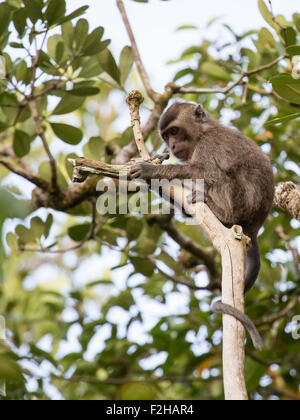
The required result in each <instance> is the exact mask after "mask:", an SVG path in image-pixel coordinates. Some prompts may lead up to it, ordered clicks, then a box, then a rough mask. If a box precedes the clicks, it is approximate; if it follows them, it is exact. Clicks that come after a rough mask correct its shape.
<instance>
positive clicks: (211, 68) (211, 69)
mask: <svg viewBox="0 0 300 420" xmlns="http://www.w3.org/2000/svg"><path fill="white" fill-rule="evenodd" d="M200 70H201V72H202V73H206V74H208V75H209V76H212V77H213V78H215V79H217V80H222V81H224V82H229V81H230V80H231V77H230V74H228V73H227V71H226V70H224V69H223V68H222V67H221V66H219V65H218V64H216V63H208V62H205V63H204V64H202V66H201V68H200Z"/></svg>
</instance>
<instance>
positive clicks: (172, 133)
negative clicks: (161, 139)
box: [169, 127, 179, 136]
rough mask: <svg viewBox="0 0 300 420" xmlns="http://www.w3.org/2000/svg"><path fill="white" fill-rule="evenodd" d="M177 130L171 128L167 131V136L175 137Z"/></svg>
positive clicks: (176, 128)
mask: <svg viewBox="0 0 300 420" xmlns="http://www.w3.org/2000/svg"><path fill="white" fill-rule="evenodd" d="M178 131H179V128H178V127H172V128H170V130H169V134H171V136H176V134H178Z"/></svg>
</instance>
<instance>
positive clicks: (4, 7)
mask: <svg viewBox="0 0 300 420" xmlns="http://www.w3.org/2000/svg"><path fill="white" fill-rule="evenodd" d="M11 12H12V10H11V8H10V7H9V6H8V4H6V3H5V2H4V3H0V36H1V35H3V34H4V33H5V32H6V31H7V29H8V26H9V24H10V20H11Z"/></svg>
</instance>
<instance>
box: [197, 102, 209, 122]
mask: <svg viewBox="0 0 300 420" xmlns="http://www.w3.org/2000/svg"><path fill="white" fill-rule="evenodd" d="M195 116H196V118H197V120H199V121H201V122H204V121H206V120H207V112H206V111H205V109H204V108H203V106H202V105H197V107H196V109H195Z"/></svg>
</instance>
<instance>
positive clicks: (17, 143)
mask: <svg viewBox="0 0 300 420" xmlns="http://www.w3.org/2000/svg"><path fill="white" fill-rule="evenodd" d="M31 140H32V138H31V137H30V136H29V135H28V134H27V133H25V132H24V131H21V130H16V131H15V135H14V140H13V148H14V152H15V154H16V156H18V157H20V158H22V157H24V156H26V155H27V154H28V153H29V152H30V143H31Z"/></svg>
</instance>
